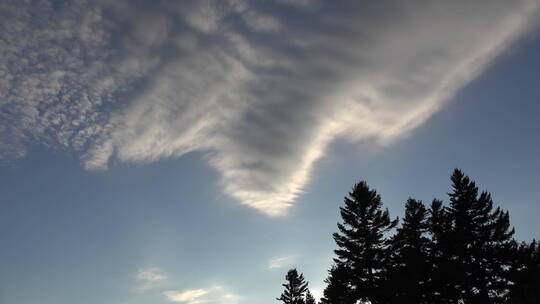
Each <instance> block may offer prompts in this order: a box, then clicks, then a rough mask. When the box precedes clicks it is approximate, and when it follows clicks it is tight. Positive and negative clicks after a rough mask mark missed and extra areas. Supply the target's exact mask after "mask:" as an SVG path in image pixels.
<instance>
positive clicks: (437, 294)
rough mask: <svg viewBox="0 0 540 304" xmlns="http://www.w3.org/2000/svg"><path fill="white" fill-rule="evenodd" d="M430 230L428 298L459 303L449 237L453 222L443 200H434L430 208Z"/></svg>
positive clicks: (431, 300)
mask: <svg viewBox="0 0 540 304" xmlns="http://www.w3.org/2000/svg"><path fill="white" fill-rule="evenodd" d="M428 213H429V216H428V227H429V229H428V231H429V234H430V236H431V242H430V246H429V248H428V252H427V254H428V257H427V261H428V263H429V267H430V270H429V274H428V276H429V282H428V285H427V289H428V290H429V294H428V295H427V296H428V299H430V300H429V301H430V302H431V303H457V299H458V298H459V295H458V290H457V289H456V288H455V285H456V284H455V283H454V282H455V281H456V280H457V279H456V277H457V276H458V274H457V272H456V269H455V268H454V267H453V265H452V264H453V263H452V259H451V253H450V247H451V246H452V243H451V241H450V239H449V237H450V234H449V231H450V230H451V228H452V223H451V221H450V218H449V216H448V212H447V209H446V208H445V207H444V206H443V202H442V201H441V200H437V199H435V200H433V202H432V203H431V206H430V208H429V210H428Z"/></svg>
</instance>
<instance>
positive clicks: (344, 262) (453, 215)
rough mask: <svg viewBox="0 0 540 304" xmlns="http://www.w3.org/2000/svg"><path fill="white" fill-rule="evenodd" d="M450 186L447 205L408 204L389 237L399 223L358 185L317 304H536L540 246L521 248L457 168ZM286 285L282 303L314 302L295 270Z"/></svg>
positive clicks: (504, 219)
mask: <svg viewBox="0 0 540 304" xmlns="http://www.w3.org/2000/svg"><path fill="white" fill-rule="evenodd" d="M451 181H452V190H451V192H450V193H448V195H449V197H450V200H449V204H448V205H447V206H445V205H444V204H443V202H442V201H440V200H433V202H432V203H431V205H430V206H429V207H426V206H424V204H423V203H422V202H421V201H418V200H415V199H412V198H409V199H408V200H407V201H406V203H405V216H404V218H403V221H402V224H401V225H400V226H399V227H398V228H397V230H396V233H395V234H394V235H389V231H391V230H392V229H393V228H395V227H396V225H397V222H398V221H397V219H395V220H391V219H390V216H389V213H388V210H386V209H384V210H383V206H382V202H381V198H380V196H379V195H378V194H377V192H376V191H375V190H372V189H370V188H369V187H368V186H367V184H366V183H365V182H359V183H357V184H356V185H355V186H354V187H353V189H352V191H351V192H349V195H348V196H347V197H345V200H344V202H345V205H344V206H343V207H340V214H341V218H342V221H341V222H339V223H338V229H339V232H337V233H334V234H333V237H334V240H335V242H336V244H337V246H338V249H336V250H335V251H334V252H335V254H336V258H334V265H333V266H332V268H331V269H330V270H329V271H328V277H327V278H326V279H325V283H326V284H327V285H326V288H325V289H324V295H323V298H322V299H321V301H320V303H321V304H358V303H371V304H383V303H384V304H394V303H399V304H409V303H410V304H428V303H429V304H477V303H478V304H488V303H489V304H499V303H500V304H532V303H540V244H539V243H538V242H536V241H532V242H531V243H525V242H524V243H521V244H520V245H518V243H517V242H516V241H515V240H514V239H513V238H512V237H513V234H514V229H511V228H510V217H509V214H508V212H505V211H503V210H501V209H500V208H498V207H497V208H494V206H493V205H494V203H493V200H492V198H491V195H490V194H489V193H488V192H485V191H484V192H481V193H480V192H479V190H478V187H477V186H476V184H475V182H474V181H472V180H470V179H469V177H467V176H465V175H464V174H463V172H461V171H460V170H458V169H455V170H454V172H453V174H452V176H451ZM287 280H288V281H289V284H284V285H283V286H285V287H286V290H285V292H284V294H283V295H282V297H281V298H279V300H281V301H283V302H284V303H302V304H309V303H315V300H314V299H312V298H313V297H312V296H311V295H310V293H309V292H306V290H307V283H305V282H304V280H303V277H302V276H301V275H300V276H298V274H297V273H296V270H294V269H292V270H290V271H289V273H288V274H287ZM299 286H300V287H299ZM302 286H303V287H302ZM304 292H306V295H305V296H304V297H303V293H304ZM293 294H294V296H293ZM302 299H305V302H301V301H303V300H302Z"/></svg>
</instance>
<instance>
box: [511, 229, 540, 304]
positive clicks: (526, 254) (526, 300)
mask: <svg viewBox="0 0 540 304" xmlns="http://www.w3.org/2000/svg"><path fill="white" fill-rule="evenodd" d="M512 251H513V259H512V266H511V268H510V271H509V279H510V281H511V282H512V285H511V286H510V289H509V296H508V298H509V301H508V303H511V304H533V303H534V304H535V303H540V244H539V243H538V242H537V241H535V240H533V241H532V242H531V243H530V244H527V243H521V245H519V246H518V245H517V244H515V243H514V246H513V250H512Z"/></svg>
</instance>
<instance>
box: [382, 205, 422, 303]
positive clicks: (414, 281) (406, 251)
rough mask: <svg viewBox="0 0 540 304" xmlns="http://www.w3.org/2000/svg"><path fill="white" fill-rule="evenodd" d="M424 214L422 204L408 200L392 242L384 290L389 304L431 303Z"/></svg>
mask: <svg viewBox="0 0 540 304" xmlns="http://www.w3.org/2000/svg"><path fill="white" fill-rule="evenodd" d="M427 214H428V211H427V209H426V207H425V206H424V204H423V203H422V202H421V201H417V200H415V199H412V198H409V199H408V200H407V202H406V203H405V217H404V218H403V222H402V224H401V227H399V228H398V229H397V233H396V234H395V235H394V237H393V238H392V241H391V243H392V245H391V251H390V252H391V258H390V261H389V265H388V267H389V268H390V271H389V274H388V278H389V279H388V281H387V288H385V293H386V294H387V295H388V296H389V297H390V299H389V302H391V303H394V302H395V303H416V304H422V303H431V302H430V298H429V295H430V292H429V290H428V289H427V285H428V282H429V270H430V264H429V261H428V249H429V247H430V240H429V239H428V238H427V230H428V221H427Z"/></svg>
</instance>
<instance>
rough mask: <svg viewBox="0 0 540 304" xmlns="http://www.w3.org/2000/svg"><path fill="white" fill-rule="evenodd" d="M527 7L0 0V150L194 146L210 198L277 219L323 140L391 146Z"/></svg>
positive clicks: (497, 44) (146, 154)
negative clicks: (225, 198) (209, 182)
mask: <svg viewBox="0 0 540 304" xmlns="http://www.w3.org/2000/svg"><path fill="white" fill-rule="evenodd" d="M538 10H539V2H538V1H536V0H519V1H513V2H512V3H509V2H507V1H503V0H499V1H497V0H494V1H474V2H470V1H446V2H425V3H424V2H414V3H406V2H402V1H378V2H377V3H370V4H366V3H361V2H358V1H344V2H343V3H342V4H340V5H335V4H334V5H333V4H331V3H329V2H323V1H292V0H287V1H284V0H280V1H275V2H268V3H265V4H264V5H263V4H262V3H258V4H257V3H253V2H248V1H241V0H229V1H211V0H207V1H178V2H172V1H155V2H153V3H152V5H149V4H148V2H145V1H130V2H128V1H114V2H113V1H105V0H101V1H92V2H90V1H89V2H87V1H83V0H78V1H73V2H72V3H70V4H58V3H56V4H55V3H53V2H50V1H46V0H41V1H36V2H35V4H32V5H30V4H24V3H20V2H18V1H7V2H6V4H4V5H3V6H2V7H1V8H0V11H1V13H0V14H1V16H2V17H3V18H4V20H6V22H4V23H5V24H6V27H7V28H6V30H3V31H2V33H1V34H0V37H1V39H2V43H1V44H0V75H1V76H2V77H0V79H1V80H0V94H1V95H0V107H1V111H0V115H1V123H0V140H1V143H2V148H1V151H0V155H1V157H2V158H3V159H4V160H9V159H15V158H19V157H22V156H24V153H25V150H26V147H27V145H28V144H30V143H35V142H39V143H42V144H45V145H48V146H50V147H52V148H59V147H60V148H66V149H70V150H73V151H77V153H79V154H80V155H81V159H82V161H83V163H84V165H85V166H86V167H87V168H89V169H106V168H107V167H108V163H109V161H110V160H111V159H112V158H116V159H119V160H121V161H125V162H136V163H145V162H153V161H157V160H159V159H162V158H168V157H179V156H182V155H184V154H185V153H188V152H191V151H201V152H203V153H204V155H205V158H206V159H207V160H208V162H209V163H210V164H211V165H212V166H213V167H214V168H216V170H218V171H219V173H220V174H221V177H222V178H221V183H222V186H223V189H224V192H225V193H226V194H228V195H229V196H231V197H232V198H235V199H236V200H238V201H239V202H240V203H242V204H245V205H247V206H250V207H253V208H256V209H257V210H259V211H261V212H264V213H266V214H268V215H273V216H277V215H284V214H286V213H287V210H288V209H289V207H290V206H292V204H293V203H294V201H295V199H296V198H297V197H298V195H300V194H301V193H302V190H303V188H304V186H305V185H306V183H308V181H309V177H310V172H311V170H312V168H313V166H314V164H315V162H316V161H317V160H318V159H319V158H320V157H322V156H323V155H324V153H325V150H326V149H327V147H328V145H329V144H331V143H332V142H333V141H334V140H336V139H339V138H341V139H345V140H348V141H351V142H362V141H371V142H373V143H376V144H381V145H387V144H390V143H392V142H393V141H395V140H396V139H399V138H402V137H403V136H406V135H407V134H408V133H410V132H411V131H412V130H414V128H416V127H417V126H419V125H421V124H422V123H423V122H425V121H426V120H427V119H428V118H429V117H431V116H432V115H433V113H436V112H437V111H438V110H439V109H441V108H442V107H443V106H444V104H445V102H447V101H448V100H450V99H451V98H452V96H454V95H455V94H456V92H457V91H458V90H459V89H460V88H462V87H463V86H465V85H466V84H468V83H469V82H470V81H471V80H473V79H474V78H475V77H477V76H478V75H479V74H480V73H481V72H482V71H483V70H484V69H485V68H486V67H487V66H488V65H489V64H490V63H492V62H493V59H494V58H495V57H496V56H497V55H499V54H501V52H503V51H504V50H505V49H507V48H508V47H509V46H510V45H512V43H513V42H514V41H515V40H516V39H518V38H519V37H520V36H522V35H523V34H524V33H526V32H527V31H528V30H531V29H532V28H534V27H535V26H536V24H535V23H534V22H535V20H537V17H538ZM33 16H40V18H37V19H36V18H33ZM298 20H303V22H298Z"/></svg>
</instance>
